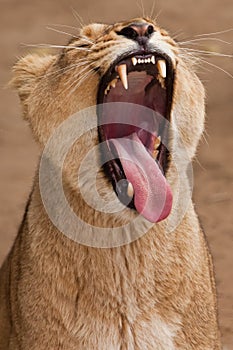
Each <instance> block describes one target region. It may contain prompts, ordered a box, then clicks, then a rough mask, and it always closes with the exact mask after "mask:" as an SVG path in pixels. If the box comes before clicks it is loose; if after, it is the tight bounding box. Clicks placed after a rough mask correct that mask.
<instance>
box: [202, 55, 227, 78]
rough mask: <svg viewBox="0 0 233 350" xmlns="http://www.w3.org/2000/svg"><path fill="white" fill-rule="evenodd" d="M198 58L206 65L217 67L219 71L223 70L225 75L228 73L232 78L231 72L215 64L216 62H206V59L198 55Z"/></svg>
mask: <svg viewBox="0 0 233 350" xmlns="http://www.w3.org/2000/svg"><path fill="white" fill-rule="evenodd" d="M199 60H200V61H202V62H203V63H206V64H208V65H209V66H211V67H214V68H217V69H218V70H220V71H221V72H223V73H225V74H226V75H228V76H229V77H230V78H233V75H232V74H231V73H229V72H228V71H226V70H225V69H223V68H221V67H219V66H217V65H216V64H214V63H211V62H208V61H206V60H204V59H203V58H200V57H199Z"/></svg>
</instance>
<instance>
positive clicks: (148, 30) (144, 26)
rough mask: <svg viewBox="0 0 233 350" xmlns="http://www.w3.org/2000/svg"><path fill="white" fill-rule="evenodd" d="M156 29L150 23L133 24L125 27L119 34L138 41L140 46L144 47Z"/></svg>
mask: <svg viewBox="0 0 233 350" xmlns="http://www.w3.org/2000/svg"><path fill="white" fill-rule="evenodd" d="M153 32H154V27H153V26H152V25H151V24H148V23H132V24H131V25H130V26H128V27H124V28H123V29H122V30H121V31H120V32H118V34H120V35H124V36H125V37H126V38H128V39H132V40H135V41H137V42H138V43H139V44H140V45H144V44H145V43H146V42H147V40H148V38H149V37H150V36H151V34H152V33H153Z"/></svg>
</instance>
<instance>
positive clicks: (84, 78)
mask: <svg viewBox="0 0 233 350" xmlns="http://www.w3.org/2000/svg"><path fill="white" fill-rule="evenodd" d="M92 74H93V75H94V74H96V72H95V71H93V70H90V71H88V72H87V73H85V74H84V75H83V76H82V78H81V79H80V80H79V81H78V84H77V85H75V87H74V88H73V89H72V90H71V91H70V92H69V94H68V97H69V96H70V95H72V94H73V93H74V92H75V91H76V89H77V88H79V86H80V85H81V84H82V82H83V81H84V80H86V79H87V78H88V77H90V76H91V75H92ZM75 83H76V81H75V82H74V84H75ZM74 84H72V85H71V86H73V85H74ZM71 86H70V87H71Z"/></svg>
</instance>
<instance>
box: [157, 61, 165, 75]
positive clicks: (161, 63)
mask: <svg viewBox="0 0 233 350" xmlns="http://www.w3.org/2000/svg"><path fill="white" fill-rule="evenodd" d="M157 68H158V71H159V74H160V75H161V77H162V78H164V79H165V78H166V76H167V67H166V61H165V60H158V62H157Z"/></svg>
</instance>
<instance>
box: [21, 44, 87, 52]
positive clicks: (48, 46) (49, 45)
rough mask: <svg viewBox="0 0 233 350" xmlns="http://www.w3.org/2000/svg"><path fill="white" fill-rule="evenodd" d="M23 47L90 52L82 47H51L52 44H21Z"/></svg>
mask: <svg viewBox="0 0 233 350" xmlns="http://www.w3.org/2000/svg"><path fill="white" fill-rule="evenodd" d="M22 45H23V46H26V47H37V48H40V47H42V48H52V49H53V48H54V49H75V50H79V51H92V50H91V49H88V48H84V47H77V46H72V45H52V44H25V43H22Z"/></svg>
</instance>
